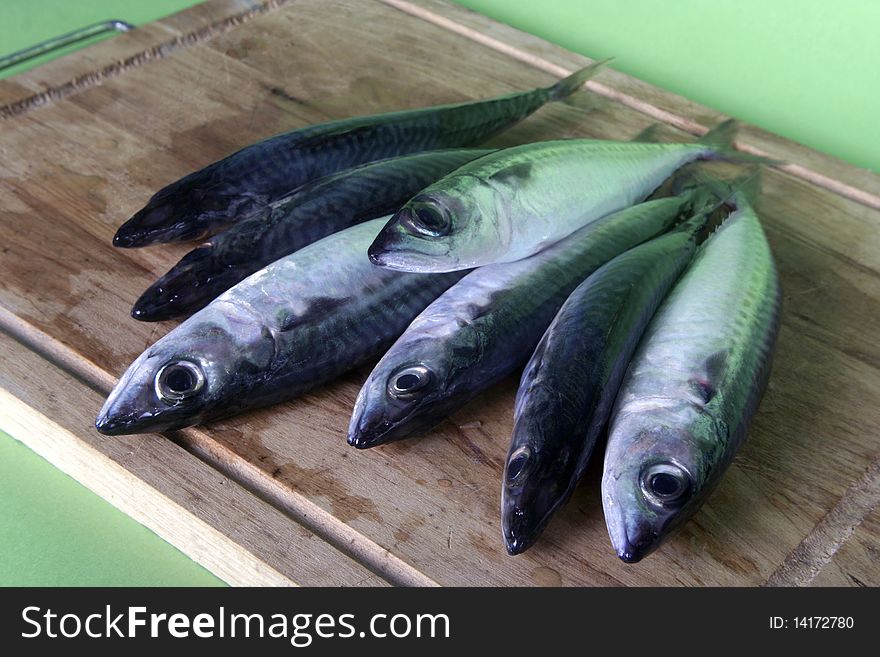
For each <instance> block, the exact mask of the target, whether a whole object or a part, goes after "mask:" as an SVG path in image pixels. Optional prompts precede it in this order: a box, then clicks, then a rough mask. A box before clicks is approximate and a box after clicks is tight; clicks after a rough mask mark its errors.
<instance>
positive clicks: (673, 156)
mask: <svg viewBox="0 0 880 657" xmlns="http://www.w3.org/2000/svg"><path fill="white" fill-rule="evenodd" d="M734 131H735V124H734V123H732V122H725V123H722V124H720V125H719V126H718V127H717V128H716V129H714V130H712V131H710V133H708V134H707V135H706V137H704V138H703V139H702V140H701V141H700V142H697V143H687V144H658V143H645V142H638V141H636V142H632V141H630V142H615V141H604V140H594V139H568V140H560V141H546V142H537V143H533V144H524V145H522V146H516V147H513V148H507V149H504V150H500V151H498V152H496V153H493V154H492V155H488V156H486V157H483V158H480V159H479V160H476V161H474V162H471V163H469V164H466V165H464V166H462V167H460V168H459V169H457V170H455V171H454V172H452V173H451V174H449V175H448V176H446V177H444V178H442V179H441V180H439V181H437V182H436V183H434V184H433V185H430V186H429V187H427V188H426V189H425V190H423V191H422V192H420V193H419V194H417V195H416V196H414V197H413V198H412V199H411V200H410V201H409V202H408V203H407V204H406V205H404V206H403V207H402V208H401V209H400V210H398V211H397V212H396V213H395V215H394V216H393V217H392V219H391V221H390V222H389V223H388V225H387V226H386V227H385V228H384V229H383V230H382V232H381V233H380V234H379V235H378V237H377V238H376V241H375V242H374V243H373V244H372V245H371V246H370V257H371V258H372V259H373V262H375V263H376V264H378V265H381V266H384V267H391V268H394V269H400V270H404V271H419V272H428V271H432V272H440V271H454V270H456V269H467V268H471V267H479V266H485V265H489V264H493V263H499V262H512V261H515V260H519V259H521V258H524V257H527V256H529V255H532V254H534V253H536V252H538V251H540V250H541V249H544V248H546V247H547V246H549V245H551V244H554V243H555V242H558V241H559V240H561V239H563V238H564V237H566V236H568V235H570V234H571V233H573V232H574V231H575V230H577V229H579V228H581V227H582V226H584V225H586V224H588V223H590V222H591V221H595V220H596V219H598V218H599V217H602V216H605V215H607V214H609V213H611V212H615V211H617V210H620V209H622V208H625V207H628V206H630V205H632V204H634V203H637V202H639V201H641V200H643V199H645V198H646V197H647V196H648V195H650V194H651V193H652V192H653V191H654V190H655V189H656V188H657V187H659V186H660V185H661V183H662V182H663V181H664V180H666V179H667V178H669V177H670V176H671V175H672V174H673V173H674V172H675V171H676V170H677V169H679V168H680V167H682V166H684V165H685V164H687V163H689V162H693V161H695V160H699V159H713V158H734V159H737V158H740V157H741V156H740V155H738V154H734V153H732V151H731V147H730V143H731V140H732V138H733V134H734ZM742 157H747V156H742Z"/></svg>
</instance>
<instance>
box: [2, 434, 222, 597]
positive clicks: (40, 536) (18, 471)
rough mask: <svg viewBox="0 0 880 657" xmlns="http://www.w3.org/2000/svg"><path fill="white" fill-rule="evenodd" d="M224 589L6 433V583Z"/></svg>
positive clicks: (3, 451) (160, 541)
mask: <svg viewBox="0 0 880 657" xmlns="http://www.w3.org/2000/svg"><path fill="white" fill-rule="evenodd" d="M221 584H222V582H221V581H220V580H218V579H217V578H216V577H214V576H213V575H211V573H209V572H208V571H206V570H205V569H203V568H202V567H201V566H199V565H197V564H195V563H194V562H192V561H190V560H189V559H188V558H187V557H186V556H185V555H184V554H182V553H181V552H179V551H178V550H177V549H175V548H174V547H172V546H171V545H170V544H168V543H166V542H165V541H164V540H162V539H161V538H159V537H158V536H156V534H154V533H153V532H151V531H150V530H149V529H147V528H146V527H144V526H142V525H140V524H138V523H137V522H135V521H134V520H132V519H131V518H129V517H128V516H127V515H125V514H124V513H122V512H120V511H119V510H118V509H116V508H115V507H113V506H111V505H110V503H108V502H106V501H105V500H103V499H101V498H100V497H98V496H97V495H95V494H94V493H92V492H91V491H89V490H88V489H87V488H85V487H84V486H82V485H81V484H79V483H78V482H76V481H75V480H73V479H72V478H70V477H68V476H67V475H66V474H64V473H63V472H61V471H60V470H57V469H55V468H54V467H52V465H50V464H49V463H48V462H46V461H45V460H43V459H42V458H41V457H40V456H38V455H37V454H36V453H34V452H32V451H31V450H30V449H28V448H27V447H26V446H25V445H23V444H21V443H20V442H18V441H17V440H15V439H13V438H11V437H10V436H9V435H8V434H6V433H3V432H2V431H0V585H4V586H13V585H28V586H40V585H42V586H61V585H67V586H79V585H94V586H210V585H214V586H217V585H221Z"/></svg>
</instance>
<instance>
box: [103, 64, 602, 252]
mask: <svg viewBox="0 0 880 657" xmlns="http://www.w3.org/2000/svg"><path fill="white" fill-rule="evenodd" d="M603 64H604V62H599V63H596V64H593V65H591V66H588V67H586V68H584V69H581V70H580V71H577V72H575V73H573V74H572V75H570V76H569V77H567V78H565V79H563V80H560V81H559V82H558V83H556V84H555V85H553V86H551V87H547V88H544V89H535V90H532V91H527V92H520V93H513V94H508V95H506V96H501V97H497V98H491V99H487V100H481V101H472V102H466V103H458V104H451V105H440V106H435V107H426V108H422V109H417V110H407V111H401V112H390V113H386V114H376V115H371V116H360V117H354V118H349V119H343V120H340V121H332V122H329V123H322V124H319V125H313V126H308V127H305V128H300V129H298V130H292V131H290V132H285V133H283V134H280V135H276V136H274V137H270V138H268V139H265V140H263V141H260V142H258V143H256V144H252V145H250V146H247V147H245V148H243V149H241V150H240V151H237V152H235V153H233V154H232V155H229V156H228V157H225V158H223V159H222V160H219V161H217V162H214V163H213V164H210V165H208V166H207V167H205V168H203V169H200V170H199V171H196V172H194V173H191V174H189V175H188V176H185V177H184V178H181V179H180V180H178V181H176V182H173V183H171V184H170V185H168V186H166V187H164V188H162V189H161V190H159V191H158V192H157V193H156V194H155V195H154V196H153V197H152V198H151V199H150V200H149V202H148V203H147V205H146V206H145V207H144V208H143V209H142V210H140V211H138V212H137V213H136V214H135V215H134V216H133V217H132V218H131V219H129V220H128V221H127V222H126V223H125V224H123V225H122V226H121V227H120V229H119V230H118V231H117V233H116V236H115V237H114V239H113V243H114V245H116V246H119V247H137V246H146V245H149V244H155V243H159V242H174V241H184V240H193V239H199V238H202V237H205V236H207V235H210V234H212V233H215V232H217V231H218V230H221V229H223V228H224V227H225V226H227V225H228V224H230V223H233V222H235V221H238V220H240V219H242V218H245V217H247V216H250V215H251V214H253V213H254V212H257V211H258V210H260V208H264V207H266V206H267V205H269V204H270V203H272V202H274V201H276V200H279V199H280V198H283V197H285V196H287V195H288V194H290V193H291V192H292V191H293V190H295V189H296V188H298V187H299V186H301V185H303V184H305V183H307V182H309V181H310V180H314V179H316V178H319V177H321V176H326V175H328V174H331V173H335V172H337V171H341V170H344V169H348V168H350V167H353V166H357V165H359V164H364V163H366V162H372V161H375V160H380V159H384V158H388V157H393V156H396V155H405V154H407V153H414V152H418V151H426V150H435V149H440V148H460V147H465V146H471V145H474V144H479V143H481V142H484V141H486V140H487V139H489V138H490V137H492V136H493V135H495V134H497V133H498V132H501V131H502V130H504V129H505V128H507V127H509V126H511V125H513V124H514V123H517V122H518V121H521V120H522V119H524V118H525V117H527V116H528V115H530V114H532V113H533V112H535V111H536V110H537V109H538V108H540V107H541V106H543V105H545V104H546V103H548V102H550V101H555V100H561V99H563V98H565V97H567V96H569V95H570V94H572V93H574V92H575V91H577V90H578V89H580V88H581V86H582V85H583V83H584V82H586V80H588V79H589V78H590V77H592V76H593V75H594V74H595V73H596V72H597V71H598V69H599V68H600V67H601V66H602V65H603Z"/></svg>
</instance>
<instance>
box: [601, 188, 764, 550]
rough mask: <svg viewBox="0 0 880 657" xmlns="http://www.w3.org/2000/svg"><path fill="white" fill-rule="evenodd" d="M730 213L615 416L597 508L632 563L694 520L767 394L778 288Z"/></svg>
mask: <svg viewBox="0 0 880 657" xmlns="http://www.w3.org/2000/svg"><path fill="white" fill-rule="evenodd" d="M734 202H735V204H736V208H737V209H736V210H735V211H734V212H733V213H732V214H731V215H730V216H729V217H728V218H727V219H726V220H725V222H724V223H723V224H722V225H721V227H720V228H718V230H717V231H716V232H715V233H714V234H713V235H712V236H711V237H710V238H709V239H708V240H707V241H706V242H705V243H704V244H703V245H702V246H701V247H700V249H699V250H698V252H697V255H696V257H695V258H694V261H693V263H692V264H691V266H690V267H689V268H688V270H687V271H686V272H685V273H684V275H683V276H682V277H681V279H680V280H679V282H678V283H677V284H676V285H675V287H674V288H673V289H672V291H671V292H670V294H669V296H668V297H667V298H666V300H665V301H664V302H663V303H662V304H661V306H660V308H659V309H658V311H657V313H656V314H655V316H654V318H653V319H652V320H651V322H650V324H649V325H648V328H647V329H646V331H645V334H644V336H643V338H642V341H641V343H640V344H639V346H638V348H637V350H636V352H635V354H634V356H633V359H632V361H631V363H630V365H629V368H628V370H627V373H626V375H625V377H624V380H623V383H622V385H621V387H620V391H619V393H618V396H617V400H616V402H615V405H614V409H613V411H612V414H611V419H610V422H609V437H608V446H607V448H606V452H605V464H604V473H603V477H602V503H603V506H604V509H605V520H606V523H607V526H608V532H609V535H610V537H611V542H612V543H613V545H614V548H615V550H616V551H617V554H618V556H620V558H621V559H623V560H624V561H627V562H634V561H638V560H639V559H641V558H642V557H644V556H645V555H646V554H648V553H649V552H651V551H652V550H653V549H655V548H656V547H657V545H658V544H659V543H660V542H661V541H662V540H663V539H664V538H665V537H666V536H667V535H668V533H669V532H670V531H672V530H673V529H675V528H676V527H678V526H679V525H681V523H682V522H684V521H685V520H686V519H687V518H688V517H690V516H691V515H692V514H693V513H694V512H695V511H696V510H697V508H699V506H700V504H701V503H702V501H703V500H704V499H705V497H706V495H707V494H708V493H709V491H710V490H711V489H712V487H713V486H714V485H715V484H716V483H717V481H718V479H719V478H720V476H721V475H722V474H723V472H724V470H725V469H726V467H727V466H728V465H729V463H730V461H731V460H732V459H733V457H734V455H735V454H736V452H737V450H738V448H739V447H740V445H741V444H742V441H743V440H744V438H745V435H746V431H747V429H748V426H749V422H750V421H751V418H752V416H753V414H754V412H755V410H756V408H757V406H758V403H759V401H760V399H761V396H762V394H763V391H764V389H765V387H766V382H767V378H768V376H769V371H770V362H771V356H772V350H773V345H774V343H775V340H776V335H777V331H778V324H779V303H780V288H779V281H778V277H777V273H776V268H775V265H774V262H773V257H772V254H771V252H770V248H769V245H768V244H767V240H766V237H765V235H764V232H763V230H762V229H761V225H760V222H759V220H758V217H757V215H756V214H755V212H754V210H753V209H752V207H751V206H750V205H749V203H748V201H747V200H746V199H745V198H744V196H743V195H742V194H737V195H736V196H734Z"/></svg>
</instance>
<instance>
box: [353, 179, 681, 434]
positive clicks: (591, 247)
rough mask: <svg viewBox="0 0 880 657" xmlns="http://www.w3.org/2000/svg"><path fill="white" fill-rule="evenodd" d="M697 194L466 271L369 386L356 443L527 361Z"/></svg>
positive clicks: (453, 404)
mask: <svg viewBox="0 0 880 657" xmlns="http://www.w3.org/2000/svg"><path fill="white" fill-rule="evenodd" d="M690 202H691V197H690V196H689V195H683V196H679V197H671V198H664V199H659V200H656V201H651V202H648V203H644V204H642V205H639V206H634V207H632V208H628V209H626V210H624V211H621V212H618V213H616V214H613V215H610V216H608V217H605V218H603V219H601V220H599V221H597V222H594V223H593V224H591V225H589V226H586V227H585V228H583V229H581V230H580V231H578V232H577V233H575V234H574V235H572V236H570V237H569V238H568V239H566V240H564V241H563V242H560V243H559V244H557V245H555V246H553V247H551V248H549V249H547V250H546V251H543V252H541V253H539V254H537V255H534V256H532V257H530V258H527V259H524V260H520V261H518V262H513V263H507V264H498V265H490V266H487V267H483V268H480V269H477V270H475V271H473V272H471V273H470V274H468V275H467V276H465V277H464V278H463V279H462V280H461V281H459V282H458V283H457V284H456V285H454V286H453V287H451V288H450V289H449V290H447V291H446V292H445V293H444V294H443V295H441V296H440V297H439V298H438V299H437V300H436V301H434V302H433V303H432V304H431V305H430V306H428V308H426V309H425V310H424V312H422V313H421V314H420V315H419V316H418V317H417V318H416V319H415V320H413V322H412V324H410V326H409V327H408V328H407V330H406V331H405V332H404V334H403V335H401V337H400V338H399V339H398V340H397V342H396V343H395V344H394V346H393V347H392V348H391V349H389V351H388V353H387V354H386V355H385V356H384V357H383V358H382V359H381V360H380V361H379V363H378V364H377V365H376V367H375V369H374V370H373V372H372V373H371V374H370V376H369V377H368V378H367V381H366V382H365V383H364V385H363V387H362V389H361V391H360V394H359V395H358V399H357V401H356V403H355V408H354V413H353V415H352V420H351V425H350V427H349V435H348V441H349V443H350V444H351V445H354V446H355V447H359V448H366V447H373V446H375V445H379V444H383V443H386V442H389V441H392V440H398V439H401V438H404V437H407V436H409V435H412V434H413V433H416V432H419V431H423V430H425V429H428V428H430V427H432V426H434V425H435V424H437V423H438V422H440V421H441V420H442V419H443V418H444V417H446V416H447V415H448V414H449V413H451V412H452V411H454V410H455V409H457V408H459V407H460V406H462V405H463V404H464V403H465V402H467V401H468V400H470V399H472V398H473V397H474V396H476V395H477V394H478V393H479V392H480V391H482V390H484V389H486V388H488V387H489V386H491V385H492V384H494V383H496V382H497V381H499V380H501V379H503V378H504V377H505V376H508V375H509V374H510V373H512V372H513V371H515V370H516V369H517V368H518V367H521V366H522V364H523V363H524V362H525V360H526V359H527V358H528V355H529V354H531V352H532V350H533V349H534V347H535V344H536V343H537V342H538V340H539V339H540V337H541V335H542V334H543V332H544V330H545V329H546V327H547V325H548V324H549V323H550V321H551V320H552V318H553V315H554V314H555V313H556V311H557V309H558V308H559V306H560V305H561V304H562V303H563V301H564V300H565V298H566V297H567V296H568V294H569V293H570V292H571V291H572V290H573V289H574V288H575V287H576V286H577V285H578V284H579V283H580V282H581V281H582V280H583V279H584V278H585V277H586V276H587V275H588V274H589V273H590V272H592V271H594V270H595V269H596V268H597V267H599V266H601V265H602V264H604V263H605V262H607V261H608V260H610V259H611V258H613V257H614V256H616V255H617V254H619V253H621V252H623V251H625V250H626V249H628V248H630V247H632V246H635V245H636V244H639V243H641V242H643V241H645V240H647V239H649V238H651V237H653V236H654V235H656V234H658V233H661V232H663V231H665V230H667V229H668V228H669V227H670V226H672V225H673V223H674V222H675V220H676V219H677V218H678V216H679V215H680V213H681V212H682V211H683V209H684V208H686V207H687V206H688V205H689V203H690Z"/></svg>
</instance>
